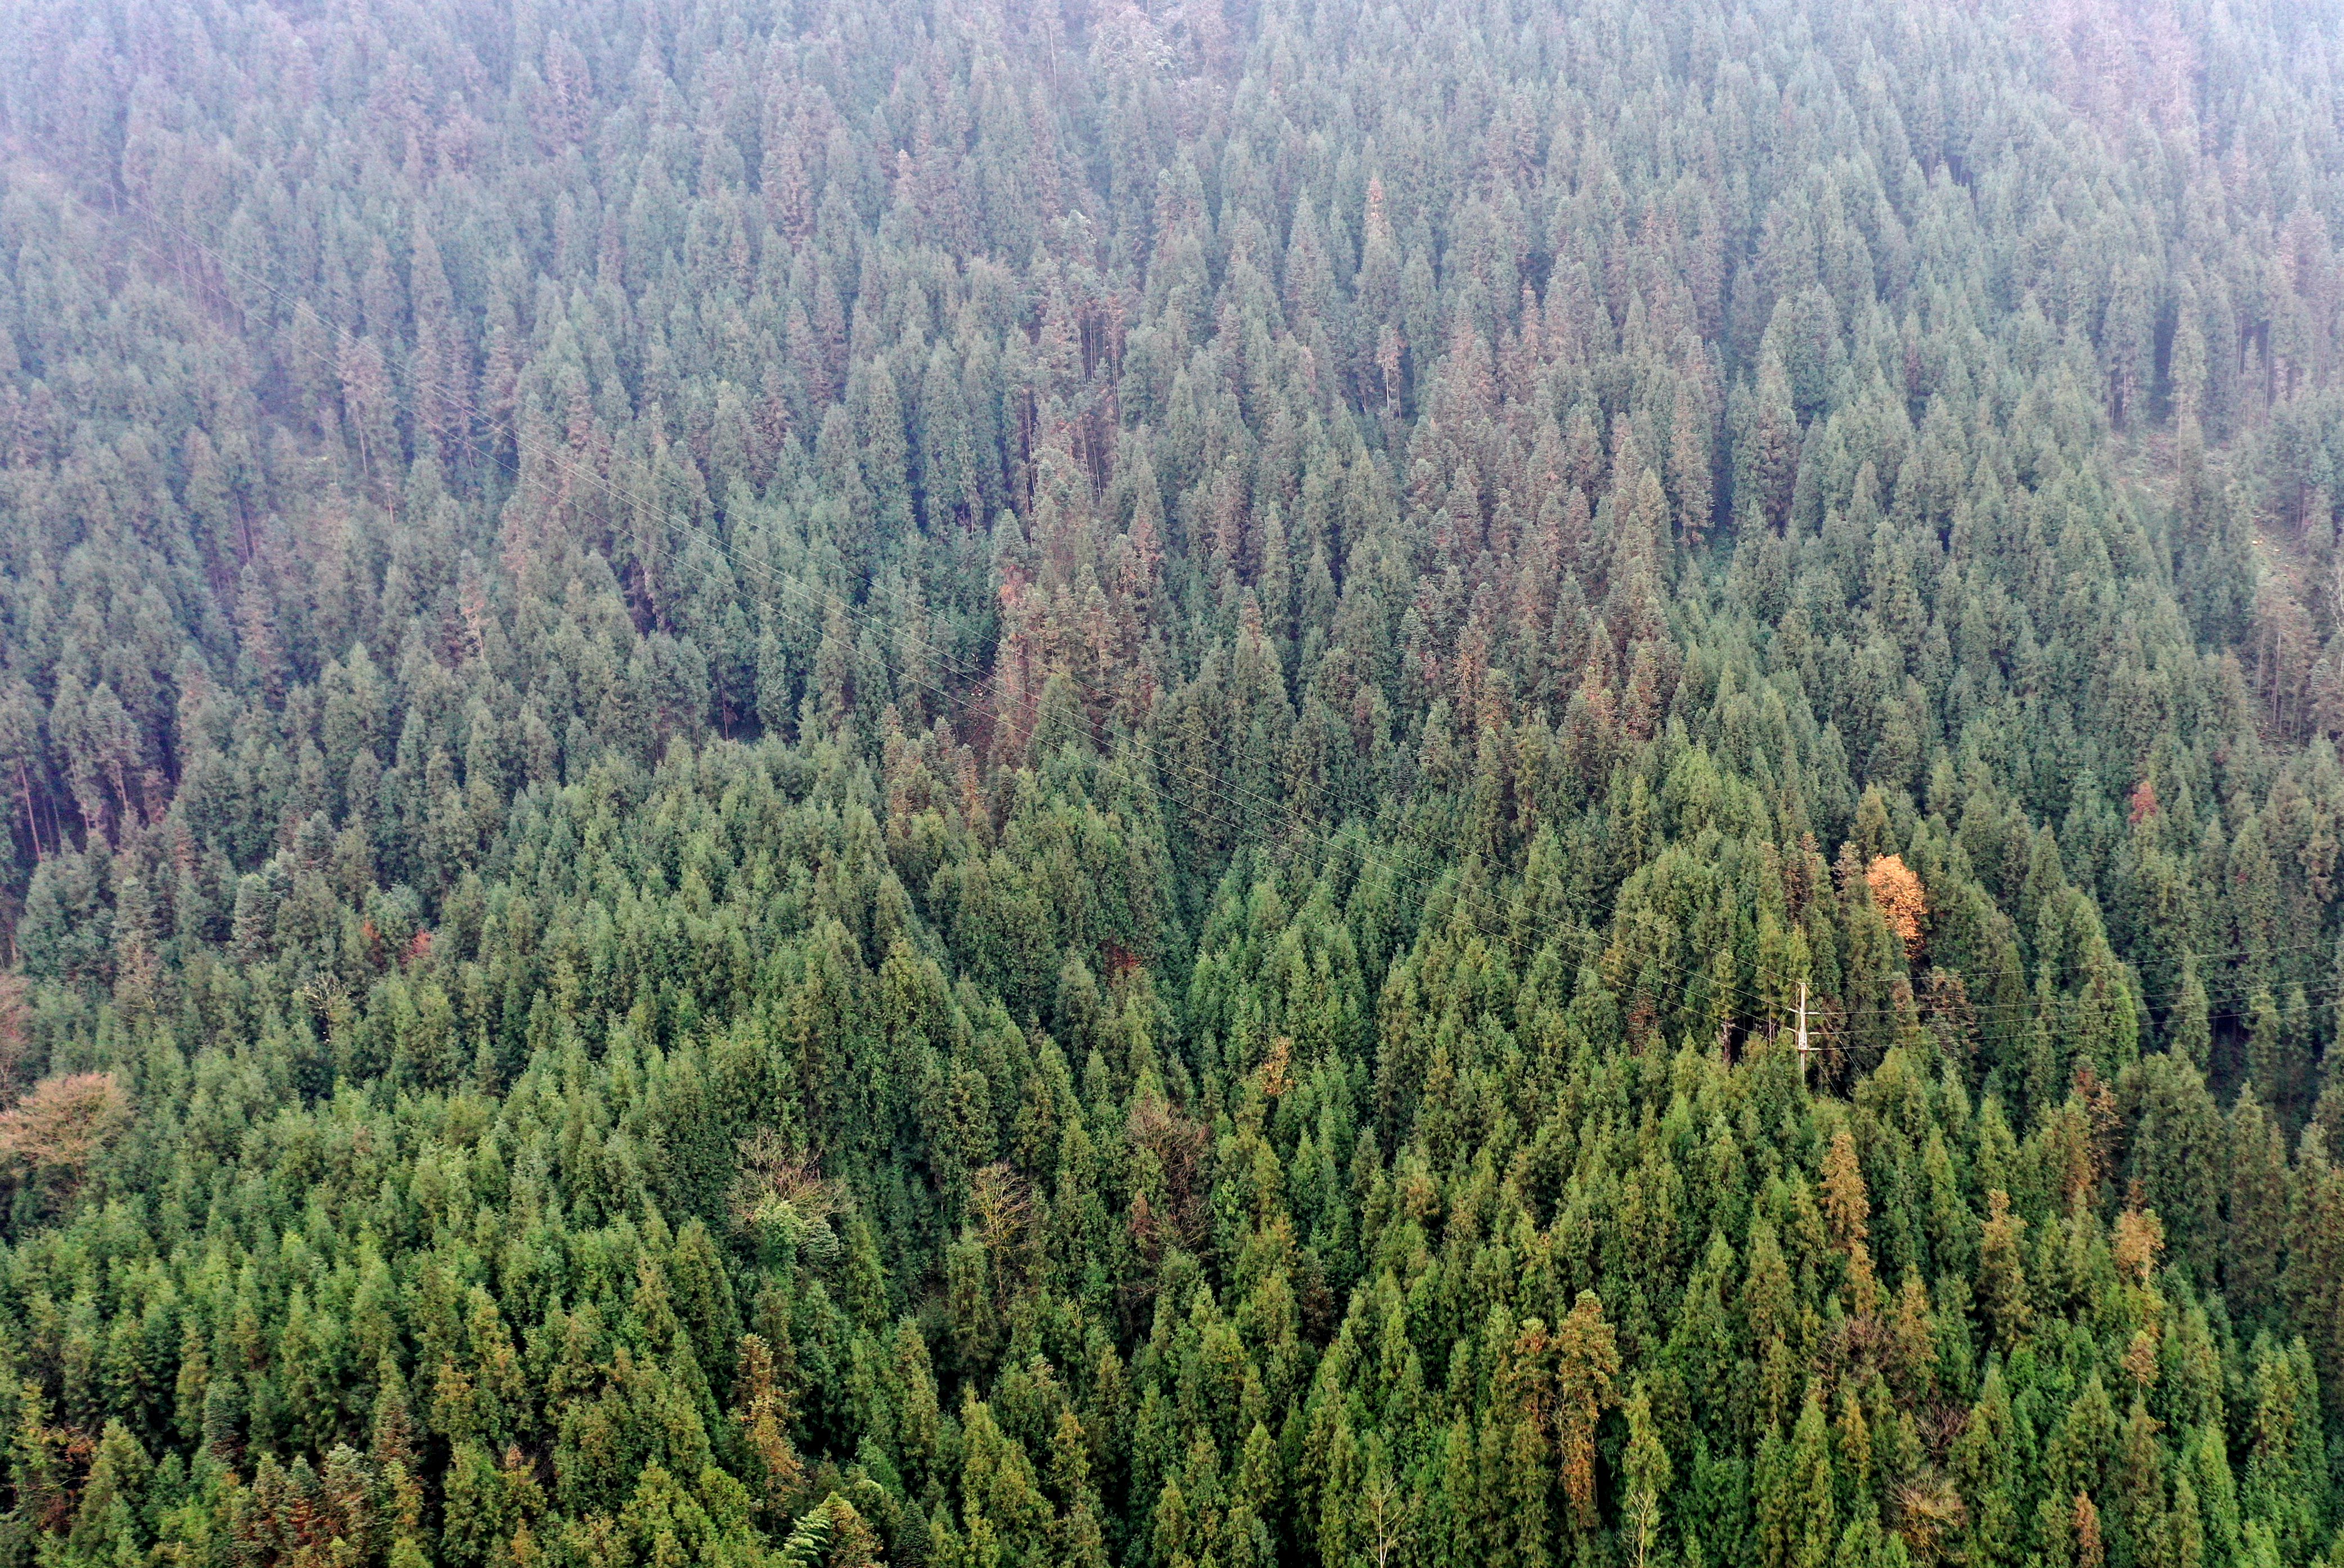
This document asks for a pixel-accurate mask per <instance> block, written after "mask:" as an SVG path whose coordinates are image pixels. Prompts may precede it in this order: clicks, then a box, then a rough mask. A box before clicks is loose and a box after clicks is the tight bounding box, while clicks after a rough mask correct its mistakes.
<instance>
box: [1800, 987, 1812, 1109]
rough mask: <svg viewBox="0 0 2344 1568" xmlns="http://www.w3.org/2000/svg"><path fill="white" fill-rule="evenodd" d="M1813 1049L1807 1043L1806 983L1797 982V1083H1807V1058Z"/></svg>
mask: <svg viewBox="0 0 2344 1568" xmlns="http://www.w3.org/2000/svg"><path fill="white" fill-rule="evenodd" d="M1814 1050H1815V1048H1814V1046H1812V1045H1809V1044H1808V1043H1807V982H1806V981H1804V980H1801V981H1800V982H1799V1081H1800V1082H1801V1083H1802V1084H1803V1083H1805V1082H1806V1081H1807V1058H1808V1057H1809V1056H1811V1055H1813V1054H1814Z"/></svg>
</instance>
